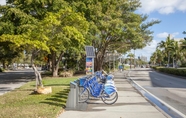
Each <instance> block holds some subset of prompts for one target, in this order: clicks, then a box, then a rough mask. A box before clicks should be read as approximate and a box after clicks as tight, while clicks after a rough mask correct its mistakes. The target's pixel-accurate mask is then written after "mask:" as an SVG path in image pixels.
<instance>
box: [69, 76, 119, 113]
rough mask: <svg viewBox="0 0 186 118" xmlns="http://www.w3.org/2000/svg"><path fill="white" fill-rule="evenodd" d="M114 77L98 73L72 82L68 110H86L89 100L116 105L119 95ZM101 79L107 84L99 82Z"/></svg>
mask: <svg viewBox="0 0 186 118" xmlns="http://www.w3.org/2000/svg"><path fill="white" fill-rule="evenodd" d="M113 77H114V76H113V75H106V76H102V73H101V74H100V73H99V75H98V73H96V74H93V75H88V76H84V77H81V78H79V79H78V80H75V81H73V82H70V92H69V94H68V99H67V102H66V110H86V109H87V101H88V100H99V99H101V100H102V101H103V102H104V103H105V104H107V105H112V104H114V103H115V102H116V101H117V99H118V93H117V89H116V87H115V85H114V81H113ZM100 78H101V79H103V78H104V79H105V82H106V83H104V82H103V80H101V81H99V79H100Z"/></svg>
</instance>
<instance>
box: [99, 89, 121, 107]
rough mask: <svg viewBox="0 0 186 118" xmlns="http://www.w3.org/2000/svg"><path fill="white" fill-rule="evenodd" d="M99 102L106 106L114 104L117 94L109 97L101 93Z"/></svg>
mask: <svg viewBox="0 0 186 118" xmlns="http://www.w3.org/2000/svg"><path fill="white" fill-rule="evenodd" d="M101 100H102V101H103V102H104V103H105V104H108V105H112V104H114V103H115V102H116V101H117V100H118V92H114V93H112V94H111V95H108V94H106V93H105V92H104V91H103V93H102V97H101Z"/></svg>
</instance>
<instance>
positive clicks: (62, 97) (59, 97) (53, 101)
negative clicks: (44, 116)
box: [40, 89, 70, 108]
mask: <svg viewBox="0 0 186 118" xmlns="http://www.w3.org/2000/svg"><path fill="white" fill-rule="evenodd" d="M69 91H70V89H64V90H63V91H60V92H58V93H56V94H54V95H52V96H51V97H50V98H46V99H45V101H42V102H40V103H44V104H49V105H55V106H60V107H63V108H65V107H66V101H67V98H68V93H69Z"/></svg>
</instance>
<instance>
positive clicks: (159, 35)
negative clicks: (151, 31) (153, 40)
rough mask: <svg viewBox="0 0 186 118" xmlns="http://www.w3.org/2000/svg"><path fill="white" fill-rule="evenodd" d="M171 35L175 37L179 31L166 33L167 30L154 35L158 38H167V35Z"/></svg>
mask: <svg viewBox="0 0 186 118" xmlns="http://www.w3.org/2000/svg"><path fill="white" fill-rule="evenodd" d="M169 34H170V35H171V37H172V38H174V37H176V36H177V35H179V32H173V33H168V32H163V33H159V34H157V35H156V36H157V37H158V38H167V37H168V35H169Z"/></svg>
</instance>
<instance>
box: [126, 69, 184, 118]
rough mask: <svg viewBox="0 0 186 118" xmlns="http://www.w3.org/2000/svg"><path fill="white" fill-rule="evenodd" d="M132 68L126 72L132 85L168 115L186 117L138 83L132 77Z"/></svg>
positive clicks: (178, 117)
mask: <svg viewBox="0 0 186 118" xmlns="http://www.w3.org/2000/svg"><path fill="white" fill-rule="evenodd" d="M130 72H131V71H130V70H129V72H128V73H127V74H126V77H127V79H128V80H129V81H130V82H131V84H132V86H134V87H135V88H136V89H137V90H138V91H139V92H140V93H141V94H142V95H143V96H144V97H145V98H147V99H148V100H149V101H150V102H151V103H152V104H154V105H155V106H157V107H158V108H159V109H161V110H162V111H163V112H165V113H166V114H167V115H169V116H170V117H173V118H186V116H185V115H184V114H183V113H181V112H180V111H178V110H176V109H175V108H173V107H171V106H170V105H168V104H167V103H165V102H164V101H162V100H161V99H159V98H157V97H156V96H154V95H153V94H151V93H150V92H148V91H147V90H145V89H144V88H143V87H142V86H140V85H139V84H138V83H136V82H135V81H134V80H132V79H131V77H130Z"/></svg>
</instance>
